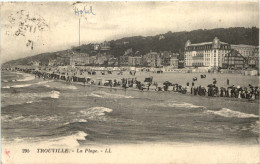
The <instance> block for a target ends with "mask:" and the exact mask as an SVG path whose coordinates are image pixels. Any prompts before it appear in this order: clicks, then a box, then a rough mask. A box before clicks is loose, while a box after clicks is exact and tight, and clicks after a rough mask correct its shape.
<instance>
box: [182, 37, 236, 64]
mask: <svg viewBox="0 0 260 164" xmlns="http://www.w3.org/2000/svg"><path fill="white" fill-rule="evenodd" d="M230 50H231V46H230V45H229V44H228V43H224V42H221V41H220V40H219V39H218V38H214V39H213V41H212V42H203V43H196V44H191V42H190V41H189V40H188V41H187V42H186V44H185V53H184V59H185V66H186V67H203V66H204V67H222V63H223V62H224V60H225V58H224V56H225V55H226V54H227V53H229V52H230Z"/></svg>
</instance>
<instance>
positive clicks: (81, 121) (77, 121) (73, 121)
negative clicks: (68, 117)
mask: <svg viewBox="0 0 260 164" xmlns="http://www.w3.org/2000/svg"><path fill="white" fill-rule="evenodd" d="M85 122H88V121H87V120H86V119H74V120H72V121H70V122H66V123H65V125H68V124H72V123H85Z"/></svg>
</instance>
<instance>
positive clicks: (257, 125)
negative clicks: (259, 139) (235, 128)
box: [250, 120, 260, 134]
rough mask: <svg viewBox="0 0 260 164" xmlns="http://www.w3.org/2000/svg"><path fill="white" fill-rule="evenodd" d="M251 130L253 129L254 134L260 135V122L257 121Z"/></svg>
mask: <svg viewBox="0 0 260 164" xmlns="http://www.w3.org/2000/svg"><path fill="white" fill-rule="evenodd" d="M250 127H251V129H252V132H254V133H258V134H259V133H260V121H259V120H257V121H256V122H255V123H252V124H251V126H250Z"/></svg>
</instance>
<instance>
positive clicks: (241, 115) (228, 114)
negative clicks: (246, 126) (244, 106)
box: [206, 108, 259, 118]
mask: <svg viewBox="0 0 260 164" xmlns="http://www.w3.org/2000/svg"><path fill="white" fill-rule="evenodd" d="M206 112H207V113H211V114H215V115H219V116H222V117H230V118H231V117H233V118H258V117H259V116H257V115H254V114H248V113H243V112H239V111H233V110H231V109H228V108H221V109H220V110H219V111H211V110H207V111H206Z"/></svg>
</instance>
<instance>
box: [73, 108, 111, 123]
mask: <svg viewBox="0 0 260 164" xmlns="http://www.w3.org/2000/svg"><path fill="white" fill-rule="evenodd" d="M112 111H113V110H112V109H110V108H106V107H92V108H88V109H86V110H81V111H79V112H78V113H76V115H77V117H78V120H74V121H77V122H79V121H86V120H85V119H86V118H87V119H89V120H98V121H106V120H107V118H106V117H105V114H106V113H110V112H112ZM80 119H81V120H80ZM83 119H84V120H83Z"/></svg>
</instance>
